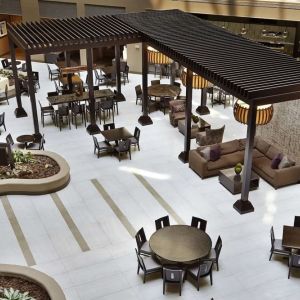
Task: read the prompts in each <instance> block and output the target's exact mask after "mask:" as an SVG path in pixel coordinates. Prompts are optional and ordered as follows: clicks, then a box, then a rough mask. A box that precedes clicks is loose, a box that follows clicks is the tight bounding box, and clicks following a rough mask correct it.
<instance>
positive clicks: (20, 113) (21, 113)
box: [15, 107, 27, 118]
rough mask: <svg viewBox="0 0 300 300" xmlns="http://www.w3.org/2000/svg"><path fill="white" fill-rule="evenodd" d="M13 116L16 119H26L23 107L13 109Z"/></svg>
mask: <svg viewBox="0 0 300 300" xmlns="http://www.w3.org/2000/svg"><path fill="white" fill-rule="evenodd" d="M15 116H16V118H24V117H27V113H26V111H25V109H24V108H23V107H17V108H16V109H15Z"/></svg>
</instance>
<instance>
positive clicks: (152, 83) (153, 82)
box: [151, 79, 160, 85]
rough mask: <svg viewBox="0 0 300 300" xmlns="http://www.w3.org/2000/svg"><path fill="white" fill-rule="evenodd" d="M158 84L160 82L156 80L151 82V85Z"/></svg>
mask: <svg viewBox="0 0 300 300" xmlns="http://www.w3.org/2000/svg"><path fill="white" fill-rule="evenodd" d="M159 84H160V80H159V79H156V80H151V85H159Z"/></svg>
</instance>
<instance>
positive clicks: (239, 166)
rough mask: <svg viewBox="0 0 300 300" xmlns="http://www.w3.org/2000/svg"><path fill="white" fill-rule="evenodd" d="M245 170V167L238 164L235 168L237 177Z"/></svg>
mask: <svg viewBox="0 0 300 300" xmlns="http://www.w3.org/2000/svg"><path fill="white" fill-rule="evenodd" d="M242 170H243V165H242V164H241V163H237V164H236V165H235V167H234V172H235V174H236V175H240V174H241V172H242Z"/></svg>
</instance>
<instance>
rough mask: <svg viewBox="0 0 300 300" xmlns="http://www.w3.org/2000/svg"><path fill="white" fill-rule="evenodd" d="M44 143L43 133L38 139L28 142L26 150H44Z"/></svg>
mask: <svg viewBox="0 0 300 300" xmlns="http://www.w3.org/2000/svg"><path fill="white" fill-rule="evenodd" d="M44 144H45V137H44V134H43V135H42V137H41V139H40V140H39V141H37V142H33V143H30V144H29V145H28V146H27V148H26V149H28V150H45V149H44Z"/></svg>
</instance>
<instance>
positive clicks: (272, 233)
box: [270, 226, 275, 247]
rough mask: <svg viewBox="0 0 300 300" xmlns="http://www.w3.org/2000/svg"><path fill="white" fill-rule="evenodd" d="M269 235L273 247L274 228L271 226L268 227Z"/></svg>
mask: <svg viewBox="0 0 300 300" xmlns="http://www.w3.org/2000/svg"><path fill="white" fill-rule="evenodd" d="M270 236H271V244H272V247H273V246H274V242H275V234H274V228H273V226H272V227H271V229H270Z"/></svg>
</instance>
